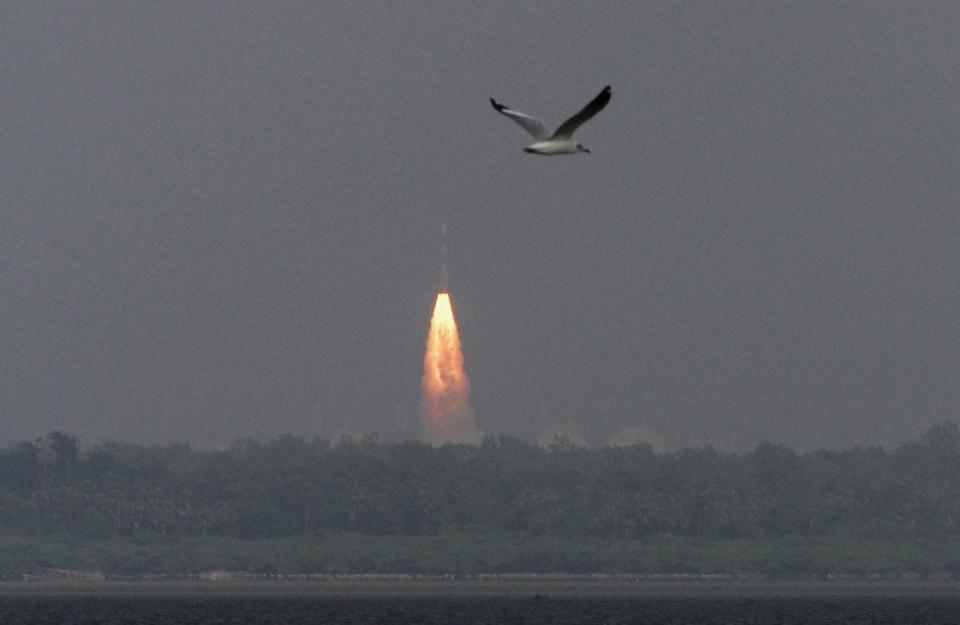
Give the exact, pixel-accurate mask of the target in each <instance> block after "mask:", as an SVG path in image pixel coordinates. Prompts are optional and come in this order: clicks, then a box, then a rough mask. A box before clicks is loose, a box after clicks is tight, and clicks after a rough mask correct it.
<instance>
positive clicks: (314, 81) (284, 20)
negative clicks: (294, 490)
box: [0, 2, 960, 449]
mask: <svg viewBox="0 0 960 625" xmlns="http://www.w3.org/2000/svg"><path fill="white" fill-rule="evenodd" d="M14 4H15V3H4V4H3V6H2V7H0V76H2V89H0V141H2V146H3V156H2V158H0V211H2V213H0V217H2V221H0V224H2V225H0V228H2V229H0V336H2V339H0V442H5V441H11V440H19V439H23V438H26V437H33V436H37V435H41V434H44V433H46V432H47V431H49V430H51V429H61V430H65V431H68V432H71V433H75V434H77V435H79V436H80V437H81V439H82V440H83V441H84V442H88V443H89V442H95V441H97V440H102V439H107V438H122V439H129V440H134V441H141V442H153V441H169V440H188V441H191V442H193V443H197V444H201V445H223V444H227V443H229V442H230V441H232V440H234V439H235V438H238V437H241V436H253V437H257V438H267V437H272V436H276V435H279V434H281V433H284V432H293V433H297V434H307V435H313V434H317V433H328V434H329V433H333V432H337V431H340V430H347V431H355V432H368V431H386V430H387V429H390V428H394V427H395V424H396V423H397V422H398V420H401V421H402V419H403V418H406V417H412V416H414V415H415V414H416V413H417V410H418V403H419V396H420V386H419V379H420V375H421V371H422V354H423V348H424V344H425V340H426V333H427V327H428V323H429V316H430V312H431V309H432V305H433V297H434V294H435V291H436V288H437V287H438V284H439V268H438V264H439V259H438V256H439V247H440V244H439V230H440V224H441V222H443V221H446V223H447V225H448V227H449V232H450V235H449V241H450V243H449V245H450V252H449V264H450V283H451V284H450V286H451V291H452V293H453V298H454V307H455V309H456V312H457V315H458V319H459V322H460V331H461V338H462V340H463V347H464V353H465V358H466V367H467V373H468V374H469V375H470V377H471V380H472V385H473V395H472V403H473V406H474V411H475V413H476V415H477V418H478V421H479V424H480V426H481V427H482V428H483V429H484V430H486V431H488V432H506V433H510V434H517V435H523V436H528V437H535V436H537V435H538V434H540V433H541V432H543V431H544V430H547V429H548V428H551V427H556V426H558V425H560V424H564V423H570V424H573V425H574V426H575V427H576V428H578V429H579V430H580V432H581V433H582V435H583V436H584V438H585V439H587V440H588V441H590V442H592V443H602V442H604V441H606V440H608V439H610V437H612V436H614V435H615V434H617V433H618V432H619V431H621V430H623V429H624V428H628V427H635V428H641V429H642V430H643V431H645V432H646V433H647V434H648V435H649V436H650V437H651V438H655V439H657V440H659V441H661V442H662V443H663V444H664V445H666V446H667V447H676V446H680V445H691V444H693V445H699V444H707V443H709V444H714V445H718V446H720V447H723V448H729V449H742V448H745V447H750V446H753V445H755V444H756V443H757V442H759V441H761V440H764V439H767V440H773V441H778V442H784V443H787V444H790V445H795V446H799V447H802V448H811V447H818V446H828V447H843V446H848V445H854V444H861V445H866V444H891V443H896V442H898V441H901V440H903V439H906V438H912V437H915V436H917V435H918V434H919V433H920V432H922V431H923V430H924V429H925V428H926V427H927V426H929V425H930V424H931V423H933V422H936V421H941V420H944V419H960V328H958V311H960V210H958V209H960V147H958V146H960V99H958V96H960V69H958V68H960V64H958V63H957V60H958V59H960V34H958V33H960V31H958V24H960V4H957V3H955V2H942V3H941V2H918V3H914V2H890V3H882V2H859V3H844V4H843V5H842V6H835V5H836V4H838V3H834V2H824V3H813V2H803V3H789V4H790V6H789V7H788V6H784V5H786V4H787V3H754V2H750V3H730V2H724V3H716V2H702V3H675V2H665V3H643V4H640V3H635V2H622V3H582V4H567V5H565V6H563V7H561V6H559V5H557V4H554V3H547V2H544V3H519V2H506V3H501V4H497V5H494V4H491V3H471V4H469V5H468V4H464V5H462V6H459V7H457V8H455V7H453V6H452V5H450V4H446V3H437V4H415V3H412V2H409V3H408V2H404V3H382V4H374V3H355V2H347V3H339V4H334V3H294V2H285V3H275V2H263V3H224V2H209V3H195V2H189V3H188V2H177V3H173V2H169V3H155V2H142V3H133V2H117V3H110V2H97V3H76V2H64V3H59V2H23V3H16V6H13V5H14ZM606 84H610V85H612V86H613V100H612V102H611V103H610V105H609V106H608V107H607V109H606V110H605V111H604V112H603V113H601V114H600V115H599V116H597V117H596V118H595V119H594V120H593V121H591V122H590V123H589V124H587V125H585V126H584V127H583V128H581V130H580V131H579V132H578V135H577V138H578V140H580V141H581V142H583V143H584V144H585V145H586V146H587V147H588V148H590V149H592V150H593V154H592V155H576V156H567V157H555V158H545V157H537V156H531V155H528V154H524V153H523V152H522V148H523V147H524V146H525V145H526V144H527V143H528V142H529V137H528V136H527V135H526V134H525V133H524V132H523V131H522V130H521V129H520V128H518V127H517V126H515V125H514V124H512V123H511V122H510V121H509V120H507V119H505V118H503V117H502V116H500V115H498V114H497V113H496V112H495V111H494V110H493V109H492V108H491V107H490V105H489V102H488V100H487V98H488V97H490V96H494V97H496V98H497V99H498V100H501V101H503V102H505V103H507V104H509V105H511V106H515V107H517V108H519V109H521V110H523V111H526V112H529V113H531V114H534V115H537V116H541V117H542V118H543V119H544V120H545V121H547V122H548V124H555V123H558V122H560V121H562V120H563V119H564V118H565V117H566V116H567V115H569V114H571V113H573V112H574V111H576V110H577V109H578V108H579V107H580V106H582V105H583V104H585V103H586V102H587V101H588V100H589V99H590V98H592V97H593V96H594V95H596V93H597V92H598V91H599V90H600V89H601V88H602V87H603V86H604V85H606Z"/></svg>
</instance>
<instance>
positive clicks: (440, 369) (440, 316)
mask: <svg viewBox="0 0 960 625" xmlns="http://www.w3.org/2000/svg"><path fill="white" fill-rule="evenodd" d="M422 384H423V425H424V429H425V433H426V436H427V439H428V440H429V441H430V442H431V443H433V444H435V445H440V444H443V443H476V442H479V440H480V431H479V430H478V429H477V428H476V426H475V425H474V423H473V410H472V409H471V408H470V403H469V402H468V401H467V400H468V399H469V397H470V380H469V379H467V374H466V373H464V372H463V352H462V351H461V350H460V334H459V333H458V332H457V321H456V319H454V317H453V307H452V306H451V304H450V294H449V293H446V292H440V293H438V294H437V303H436V304H435V305H434V307H433V317H432V318H431V319H430V334H429V336H428V337H427V351H426V353H424V355H423V380H422Z"/></svg>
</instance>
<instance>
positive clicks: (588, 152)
mask: <svg viewBox="0 0 960 625" xmlns="http://www.w3.org/2000/svg"><path fill="white" fill-rule="evenodd" d="M583 151H584V152H586V153H587V154H593V152H591V151H590V150H588V149H587V148H583Z"/></svg>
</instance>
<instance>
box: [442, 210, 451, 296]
mask: <svg viewBox="0 0 960 625" xmlns="http://www.w3.org/2000/svg"><path fill="white" fill-rule="evenodd" d="M449 288H450V287H449V286H448V284H447V223H446V222H444V223H443V224H441V226H440V292H441V293H447V292H448V290H449Z"/></svg>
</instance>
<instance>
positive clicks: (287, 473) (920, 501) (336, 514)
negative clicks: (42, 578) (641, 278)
mask: <svg viewBox="0 0 960 625" xmlns="http://www.w3.org/2000/svg"><path fill="white" fill-rule="evenodd" d="M958 477H960V431H958V428H957V425H956V424H954V423H952V422H944V423H941V424H938V425H935V426H934V427H932V428H930V429H929V430H928V431H927V432H926V433H925V434H924V435H923V436H922V437H921V438H920V439H919V440H916V441H911V442H908V443H904V444H902V445H899V446H898V447H896V448H894V449H890V450H887V449H884V448H879V447H869V448H852V449H847V450H842V451H827V450H819V451H811V452H807V453H798V452H796V451H794V450H792V449H790V448H788V447H786V446H784V445H779V444H772V443H762V444H760V445H758V446H757V447H756V448H755V449H753V450H751V451H748V452H740V453H724V452H720V451H718V450H716V449H714V448H711V447H701V448H696V449H684V450H681V451H677V452H672V453H655V452H654V450H653V449H652V448H651V447H650V446H649V445H647V444H638V445H634V446H630V447H617V448H611V447H607V448H599V449H587V448H583V447H578V446H576V445H574V444H572V443H571V441H570V440H568V439H565V438H563V437H558V438H556V439H555V440H554V442H553V444H551V445H550V446H549V447H547V448H543V447H539V446H536V445H532V444H530V443H528V442H525V441H523V440H520V439H517V438H513V437H509V436H497V437H493V436H489V437H487V438H486V439H484V441H483V442H482V443H481V444H480V445H478V446H473V445H446V446H443V447H431V446H429V445H426V444H423V443H418V442H399V443H398V442H381V441H378V440H376V439H375V438H363V439H353V438H349V437H345V438H343V439H341V440H339V441H337V442H335V443H331V442H330V441H328V440H323V439H313V440H305V439H303V438H298V437H295V436H283V437H280V438H277V439H275V440H272V441H270V442H267V443H261V442H257V441H253V440H239V441H237V442H235V443H234V444H233V445H231V446H230V447H229V448H227V449H223V450H203V449H194V448H192V447H190V446H188V445H186V444H173V445H167V446H141V445H133V444H129V443H122V442H109V443H102V444H98V445H94V446H91V447H89V448H81V446H80V445H79V444H78V441H77V439H76V438H74V437H72V436H70V435H67V434H64V433H62V432H51V433H50V434H49V435H47V436H46V437H44V438H42V439H37V440H33V441H24V442H19V443H15V444H11V445H8V446H7V447H6V448H5V449H3V450H0V529H2V531H3V532H4V533H7V534H18V535H44V534H48V535H52V534H56V535H62V534H67V535H76V536H80V537H84V538H91V539H104V538H111V537H134V538H136V537H138V536H149V537H152V538H158V537H159V538H162V537H166V536H176V537H198V536H224V537H231V538H240V539H261V538H280V537H289V536H296V535H300V534H305V533H321V534H322V533H323V532H325V531H326V532H331V533H351V534H368V535H380V536H385V535H399V536H436V535H442V534H463V533H472V534H476V533H495V534H498V535H502V534H503V533H504V532H522V533H525V534H528V535H539V536H556V537H564V538H576V537H582V538H591V539H618V540H620V539H637V538H643V537H646V536H652V535H658V534H673V535H677V536H685V537H705V538H721V539H723V538H729V539H739V538H780V537H786V536H836V535H845V536H858V537H862V538H868V539H877V540H886V539H902V538H937V537H944V536H948V535H955V534H958V533H960V480H958Z"/></svg>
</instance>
